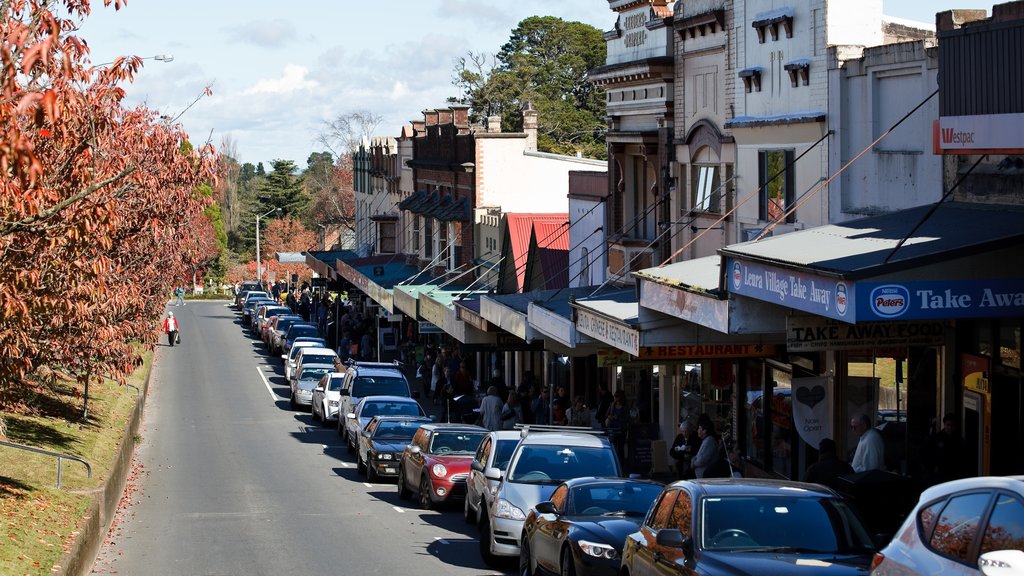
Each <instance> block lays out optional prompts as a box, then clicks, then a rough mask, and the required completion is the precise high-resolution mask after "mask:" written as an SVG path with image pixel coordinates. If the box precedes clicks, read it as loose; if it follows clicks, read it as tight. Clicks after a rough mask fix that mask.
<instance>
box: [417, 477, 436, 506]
mask: <svg viewBox="0 0 1024 576" xmlns="http://www.w3.org/2000/svg"><path fill="white" fill-rule="evenodd" d="M433 507H434V501H433V500H431V499H430V479H429V478H427V477H426V476H424V477H423V478H422V479H421V480H420V508H423V509H424V510H430V509H432V508H433Z"/></svg>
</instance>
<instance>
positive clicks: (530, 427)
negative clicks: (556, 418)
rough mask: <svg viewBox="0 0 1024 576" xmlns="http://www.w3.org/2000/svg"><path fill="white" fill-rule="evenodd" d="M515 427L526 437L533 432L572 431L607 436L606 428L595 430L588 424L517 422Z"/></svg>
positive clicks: (521, 435) (520, 434) (522, 436)
mask: <svg viewBox="0 0 1024 576" xmlns="http://www.w3.org/2000/svg"><path fill="white" fill-rule="evenodd" d="M515 429H516V430H519V436H520V437H521V438H526V437H527V436H528V435H529V434H530V433H531V432H562V433H566V432H571V433H574V434H593V435H594V436H605V433H604V430H595V429H593V428H588V427H586V426H559V425H555V424H516V425H515Z"/></svg>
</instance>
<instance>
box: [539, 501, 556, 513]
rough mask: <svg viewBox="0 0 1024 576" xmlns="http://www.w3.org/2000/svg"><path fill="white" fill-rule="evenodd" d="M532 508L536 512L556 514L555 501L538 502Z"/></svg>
mask: <svg viewBox="0 0 1024 576" xmlns="http://www.w3.org/2000/svg"><path fill="white" fill-rule="evenodd" d="M534 508H536V509H537V513H538V514H558V508H555V503H554V502H551V501H547V502H539V503H538V504H537V505H536V506H534Z"/></svg>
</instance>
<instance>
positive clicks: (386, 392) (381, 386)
mask: <svg viewBox="0 0 1024 576" xmlns="http://www.w3.org/2000/svg"><path fill="white" fill-rule="evenodd" d="M352 395H353V396H355V397H356V398H362V397H364V396H405V397H406V398H408V397H409V384H408V383H406V381H405V379H404V378H398V377H390V376H359V377H358V378H356V379H355V381H354V382H353V383H352Z"/></svg>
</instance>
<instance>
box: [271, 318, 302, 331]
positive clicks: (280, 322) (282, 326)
mask: <svg viewBox="0 0 1024 576" xmlns="http://www.w3.org/2000/svg"><path fill="white" fill-rule="evenodd" d="M296 320H298V318H278V319H277V326H276V328H277V330H278V331H280V332H284V333H287V332H288V327H289V326H291V325H292V324H294V323H295V321H296Z"/></svg>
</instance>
